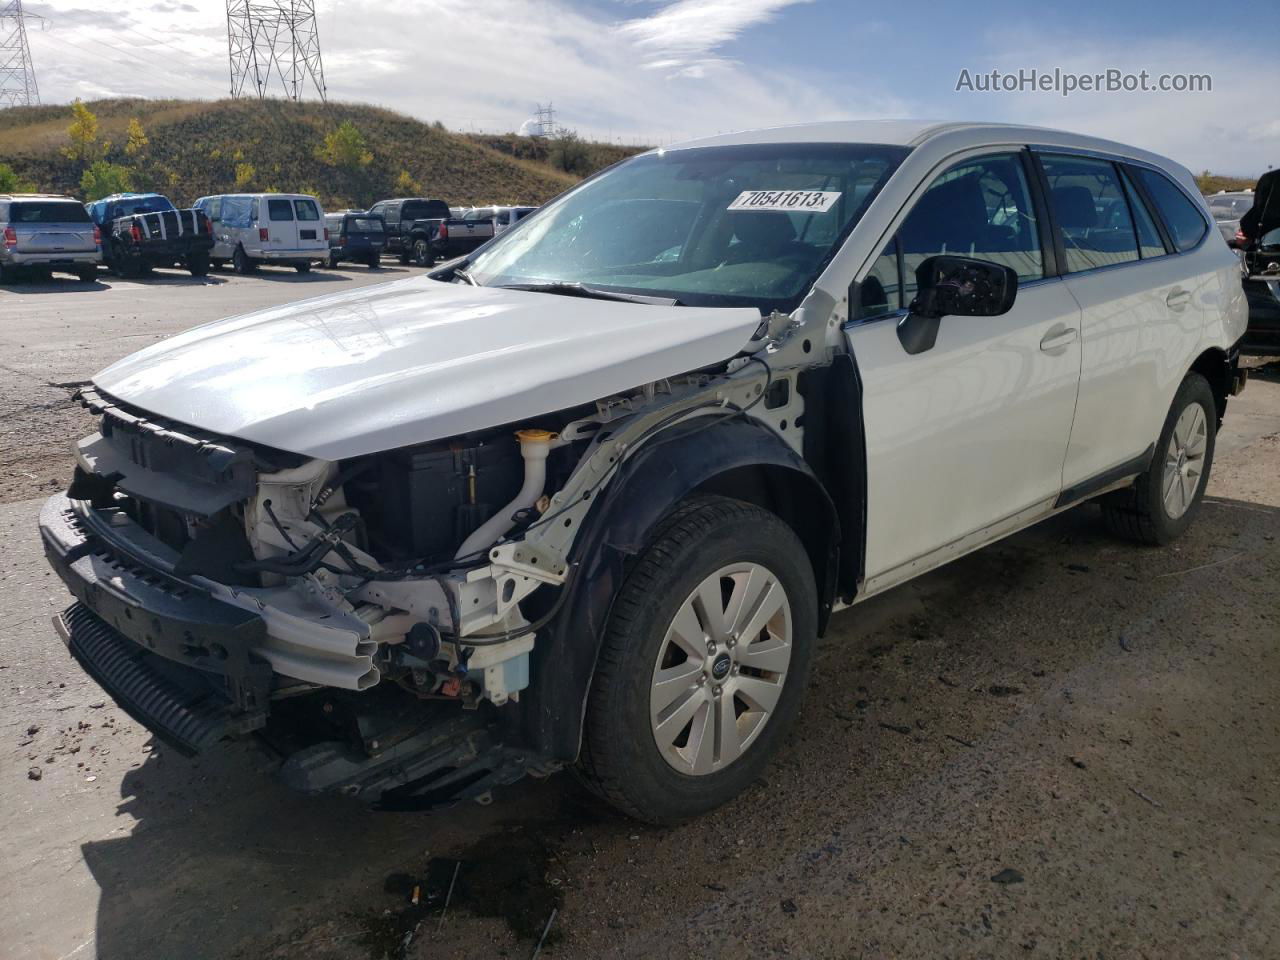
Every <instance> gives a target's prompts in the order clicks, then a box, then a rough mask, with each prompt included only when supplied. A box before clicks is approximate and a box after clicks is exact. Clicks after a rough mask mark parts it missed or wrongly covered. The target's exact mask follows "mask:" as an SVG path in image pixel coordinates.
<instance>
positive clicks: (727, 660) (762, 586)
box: [649, 563, 792, 776]
mask: <svg viewBox="0 0 1280 960" xmlns="http://www.w3.org/2000/svg"><path fill="white" fill-rule="evenodd" d="M791 631H792V616H791V603H790V601H789V599H788V597H787V594H786V590H785V589H784V588H783V586H782V584H781V583H780V582H779V580H778V578H777V577H776V576H775V575H774V574H773V573H772V572H771V571H769V570H768V569H767V568H765V567H763V566H761V565H760V564H758V563H736V564H731V565H729V566H726V567H723V568H721V569H719V570H717V571H716V572H714V573H712V574H711V575H710V576H708V577H706V578H705V579H704V580H703V581H702V582H701V583H700V584H698V586H697V588H696V589H695V590H694V591H693V592H692V593H691V594H690V595H689V596H688V597H687V598H686V599H685V601H684V602H683V603H682V604H681V605H680V608H679V610H678V611H677V612H676V615H675V618H674V619H673V620H672V621H671V624H670V626H669V627H668V628H667V632H666V635H665V636H664V637H663V640H662V643H661V645H660V647H659V649H658V658H657V662H656V663H655V664H654V668H653V677H652V680H651V685H650V691H649V716H650V724H651V729H652V732H653V737H654V741H655V742H656V743H657V745H658V750H659V751H660V752H661V754H662V757H663V759H664V760H666V762H667V763H668V764H669V765H670V766H672V767H674V768H675V769H676V770H678V771H680V772H681V773H684V774H688V775H690V776H703V775H706V774H710V773H715V772H717V771H719V770H723V769H724V768H725V767H727V766H728V765H729V764H731V763H733V762H734V761H735V760H737V759H738V758H739V757H741V756H742V755H743V754H744V753H745V752H746V751H747V750H748V748H749V747H750V746H751V744H752V743H753V742H754V741H755V740H756V739H757V738H758V737H759V736H760V733H761V731H762V730H763V729H764V727H765V724H767V723H768V722H769V718H770V717H771V716H772V715H773V712H774V709H775V707H776V706H777V704H778V699H779V697H780V696H781V694H782V689H783V686H784V684H785V683H786V678H787V669H788V667H789V666H790V663H791V649H792V646H791V642H792V633H791Z"/></svg>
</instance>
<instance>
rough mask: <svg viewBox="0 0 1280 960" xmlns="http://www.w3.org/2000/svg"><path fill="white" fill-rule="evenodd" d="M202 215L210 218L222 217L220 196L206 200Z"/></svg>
mask: <svg viewBox="0 0 1280 960" xmlns="http://www.w3.org/2000/svg"><path fill="white" fill-rule="evenodd" d="M204 215H205V216H206V217H208V218H209V219H210V220H219V219H221V217H222V200H221V198H219V197H214V198H213V199H212V200H209V201H207V202H206V203H205V205H204Z"/></svg>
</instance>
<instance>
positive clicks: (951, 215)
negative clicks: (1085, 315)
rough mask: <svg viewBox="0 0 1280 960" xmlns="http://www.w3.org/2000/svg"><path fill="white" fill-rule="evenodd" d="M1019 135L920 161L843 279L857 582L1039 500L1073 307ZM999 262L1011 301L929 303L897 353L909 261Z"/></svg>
mask: <svg viewBox="0 0 1280 960" xmlns="http://www.w3.org/2000/svg"><path fill="white" fill-rule="evenodd" d="M1031 169H1032V168H1031V167H1030V164H1029V158H1027V157H1026V154H1025V151H1021V152H1019V151H1005V152H999V153H986V154H977V155H974V156H972V157H970V158H967V159H961V160H959V161H956V162H954V163H952V164H951V165H949V166H948V167H946V168H944V169H943V171H942V172H941V173H939V174H938V175H936V176H935V177H933V179H932V181H931V182H930V184H929V185H928V188H927V189H926V190H925V191H924V192H923V193H922V194H920V195H919V196H918V199H917V200H916V201H915V203H914V205H913V206H912V207H911V209H910V211H909V212H908V213H907V215H906V218H905V220H903V221H902V223H901V226H900V227H899V228H898V231H897V233H896V235H895V236H894V237H893V238H892V239H891V241H890V242H889V244H888V246H887V247H886V248H885V250H884V251H883V252H882V253H881V255H880V256H879V257H878V258H877V260H876V261H874V262H873V264H872V265H871V268H870V272H869V273H868V275H867V276H866V277H864V278H862V280H861V282H860V283H859V285H858V306H857V309H856V310H855V312H854V318H853V319H852V320H851V321H850V323H849V325H848V327H847V328H846V335H847V337H848V342H849V346H850V349H851V350H852V352H853V354H854V356H855V358H856V359H857V363H858V369H859V371H860V374H861V377H862V381H863V419H864V424H865V430H866V449H867V545H866V549H867V590H868V591H869V592H875V591H878V590H880V589H883V588H885V587H887V586H891V585H892V584H894V583H897V582H900V581H901V580H904V579H907V578H908V577H910V576H913V575H915V573H917V572H919V571H921V570H924V569H928V568H929V567H931V566H935V565H936V564H937V563H940V562H943V561H944V560H947V559H950V558H951V557H952V556H958V555H960V554H962V553H964V552H967V550H969V549H973V548H974V547H976V546H979V545H981V544H982V543H984V542H986V541H988V540H990V539H992V538H993V537H994V536H998V535H999V534H1000V533H1001V532H1008V531H1010V530H1013V529H1016V528H1017V527H1020V526H1023V525H1025V524H1026V523H1029V522H1031V521H1032V520H1034V519H1036V518H1037V517H1038V516H1042V515H1044V514H1046V513H1047V512H1048V511H1049V510H1050V509H1051V508H1052V504H1053V502H1054V501H1055V500H1056V498H1057V497H1058V494H1059V493H1060V492H1061V489H1062V461H1063V458H1064V456H1065V454H1066V450H1067V442H1068V439H1069V437H1070V434H1071V422H1072V418H1073V416H1074V414H1075V403H1076V390H1077V388H1078V386H1079V383H1080V342H1079V337H1078V329H1079V324H1080V309H1079V307H1078V306H1077V305H1076V302H1075V301H1074V300H1073V299H1072V297H1071V294H1070V293H1068V291H1067V289H1066V285H1065V284H1064V283H1063V282H1062V280H1061V279H1059V278H1057V277H1055V276H1054V275H1053V274H1054V270H1053V267H1052V263H1053V256H1052V251H1051V250H1049V251H1046V241H1047V238H1048V236H1049V234H1048V231H1047V230H1046V229H1043V217H1042V208H1041V205H1040V204H1039V203H1038V202H1037V201H1036V200H1035V199H1034V197H1035V192H1034V189H1033V181H1032V178H1031V176H1030V171H1031ZM944 253H945V254H952V255H956V256H965V257H974V258H977V259H980V260H987V261H991V262H994V263H999V264H1002V265H1004V266H1008V267H1011V268H1013V269H1014V270H1015V271H1016V272H1017V274H1018V278H1019V285H1018V294H1017V299H1016V301H1015V303H1014V305H1013V309H1012V310H1010V311H1009V312H1008V313H1006V314H1005V315H1004V316H1000V317H957V316H948V317H944V318H943V319H942V323H941V326H940V327H939V330H938V337H937V342H936V343H935V344H934V346H933V347H932V348H930V349H928V350H925V351H923V352H921V353H917V354H914V355H913V354H908V353H907V352H906V350H905V349H904V348H903V345H902V343H901V342H900V341H899V339H898V336H897V324H898V321H899V320H901V319H902V317H904V316H905V315H906V312H907V308H908V306H909V305H910V303H911V300H912V298H913V297H914V295H915V292H916V280H915V276H916V274H915V271H916V268H917V267H918V266H919V265H920V264H921V263H922V262H923V261H924V260H926V259H927V258H929V257H931V256H936V255H938V254H944Z"/></svg>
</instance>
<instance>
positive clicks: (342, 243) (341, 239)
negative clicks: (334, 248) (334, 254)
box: [325, 230, 347, 247]
mask: <svg viewBox="0 0 1280 960" xmlns="http://www.w3.org/2000/svg"><path fill="white" fill-rule="evenodd" d="M325 232H326V233H328V231H327V230H326V231H325ZM325 239H326V240H328V239H329V238H328V237H325ZM346 245H347V238H346V237H339V238H338V246H340V247H345V246H346Z"/></svg>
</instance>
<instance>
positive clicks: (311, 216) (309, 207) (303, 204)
mask: <svg viewBox="0 0 1280 960" xmlns="http://www.w3.org/2000/svg"><path fill="white" fill-rule="evenodd" d="M293 209H294V210H295V211H296V212H297V214H298V219H299V220H307V221H311V220H319V219H320V208H319V207H317V206H316V202H315V201H314V200H295V201H293Z"/></svg>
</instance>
